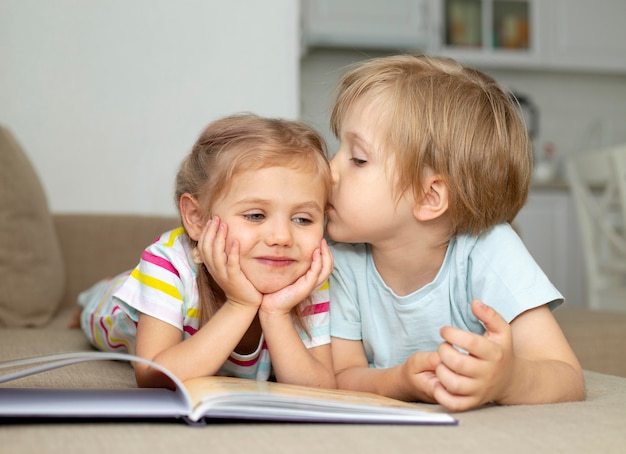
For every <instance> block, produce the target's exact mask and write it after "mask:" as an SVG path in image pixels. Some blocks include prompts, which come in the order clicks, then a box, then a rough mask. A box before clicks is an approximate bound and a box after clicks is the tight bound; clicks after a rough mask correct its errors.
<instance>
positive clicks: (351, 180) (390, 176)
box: [327, 100, 415, 244]
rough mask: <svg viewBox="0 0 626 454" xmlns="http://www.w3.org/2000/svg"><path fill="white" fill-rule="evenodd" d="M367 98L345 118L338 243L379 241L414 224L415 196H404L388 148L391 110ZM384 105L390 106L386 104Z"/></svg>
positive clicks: (331, 228) (334, 212) (337, 164)
mask: <svg viewBox="0 0 626 454" xmlns="http://www.w3.org/2000/svg"><path fill="white" fill-rule="evenodd" d="M366 101H367V100H361V101H358V102H357V103H355V104H354V105H353V106H352V108H351V109H350V110H349V111H348V112H347V114H346V116H345V117H344V118H343V122H342V127H341V132H340V137H339V140H340V145H339V150H338V151H337V153H336V154H335V156H334V157H333V159H332V161H331V164H330V166H331V169H332V175H333V194H332V196H331V204H330V206H329V208H328V212H327V216H328V222H327V232H328V235H329V236H330V237H331V238H332V239H333V240H335V241H342V242H353V243H361V242H363V243H370V244H377V243H380V242H381V241H385V240H387V239H400V238H398V235H399V234H401V232H402V230H403V229H405V228H406V227H407V226H408V225H413V223H414V222H415V218H414V217H413V198H412V196H410V195H404V196H403V197H401V198H400V199H398V196H397V192H396V190H395V188H396V178H395V177H394V175H395V172H394V165H395V163H394V158H393V156H392V155H391V153H390V152H389V151H388V150H387V151H385V150H384V137H385V131H386V130H387V125H386V122H385V121H384V116H383V115H382V113H381V112H385V109H384V108H381V106H380V105H378V104H377V103H375V102H374V103H369V104H368V103H367V102H366ZM382 107H384V106H382Z"/></svg>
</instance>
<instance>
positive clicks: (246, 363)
mask: <svg viewBox="0 0 626 454" xmlns="http://www.w3.org/2000/svg"><path fill="white" fill-rule="evenodd" d="M228 361H230V362H231V363H234V364H236V365H238V366H241V367H250V366H254V365H255V364H256V363H258V362H259V358H254V359H251V360H248V361H241V360H238V359H235V358H233V357H232V356H229V357H228Z"/></svg>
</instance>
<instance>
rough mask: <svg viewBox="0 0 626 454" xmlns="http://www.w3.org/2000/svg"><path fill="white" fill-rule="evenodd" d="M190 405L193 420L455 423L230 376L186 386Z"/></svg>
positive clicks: (397, 404)
mask: <svg viewBox="0 0 626 454" xmlns="http://www.w3.org/2000/svg"><path fill="white" fill-rule="evenodd" d="M185 386H186V387H187V390H188V392H189V395H190V396H191V399H192V401H193V402H194V406H195V410H194V413H193V415H192V419H196V418H197V419H200V418H202V417H209V418H214V417H230V418H233V417H240V418H242V419H276V420H293V421H298V420H300V421H326V422H332V421H334V422H372V423H374V422H398V423H422V424H429V423H430V424H455V423H456V420H455V419H454V418H453V417H452V416H450V415H448V414H447V413H442V412H437V411H436V410H435V408H436V407H434V406H427V405H425V404H422V405H420V404H412V403H407V402H402V401H398V400H395V399H390V398H387V397H383V396H379V395H376V394H372V393H362V392H352V391H341V390H334V389H332V390H331V389H319V388H311V387H305V386H297V385H288V384H283V383H274V382H263V381H255V380H247V379H241V378H232V377H203V378H195V379H192V380H188V381H186V382H185Z"/></svg>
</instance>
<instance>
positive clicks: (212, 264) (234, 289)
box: [197, 216, 263, 308]
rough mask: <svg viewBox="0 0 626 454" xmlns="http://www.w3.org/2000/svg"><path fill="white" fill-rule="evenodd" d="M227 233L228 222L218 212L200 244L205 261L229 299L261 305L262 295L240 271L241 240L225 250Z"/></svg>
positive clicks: (204, 229) (199, 240)
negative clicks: (225, 222)
mask: <svg viewBox="0 0 626 454" xmlns="http://www.w3.org/2000/svg"><path fill="white" fill-rule="evenodd" d="M227 234H228V227H227V225H226V224H224V223H222V222H220V219H219V217H217V216H214V217H213V218H212V219H211V220H210V221H209V222H208V223H207V224H206V225H205V226H204V228H203V229H202V233H201V234H200V238H199V239H198V246H197V247H198V251H199V253H200V257H201V258H202V262H203V263H204V265H205V266H206V267H207V270H208V271H209V273H210V274H211V276H212V277H213V279H215V282H216V283H217V285H219V286H220V288H221V289H222V290H223V291H224V293H225V294H226V300H227V302H230V303H234V304H241V305H244V306H253V307H256V308H258V307H260V306H261V302H262V300H263V295H262V294H261V293H260V292H259V291H258V290H257V289H256V287H254V285H252V283H251V282H250V281H249V280H248V278H247V277H246V275H245V274H244V273H243V271H241V267H240V264H239V243H237V242H236V241H234V242H233V244H232V246H231V247H230V249H229V250H226V236H227Z"/></svg>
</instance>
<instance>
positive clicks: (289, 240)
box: [266, 220, 293, 246]
mask: <svg viewBox="0 0 626 454" xmlns="http://www.w3.org/2000/svg"><path fill="white" fill-rule="evenodd" d="M290 221H291V220H287V221H283V220H280V221H276V222H272V223H270V225H268V226H267V227H268V231H267V237H266V238H267V240H266V241H267V243H268V244H269V245H271V246H291V245H292V244H293V235H292V232H291V222H290Z"/></svg>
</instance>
